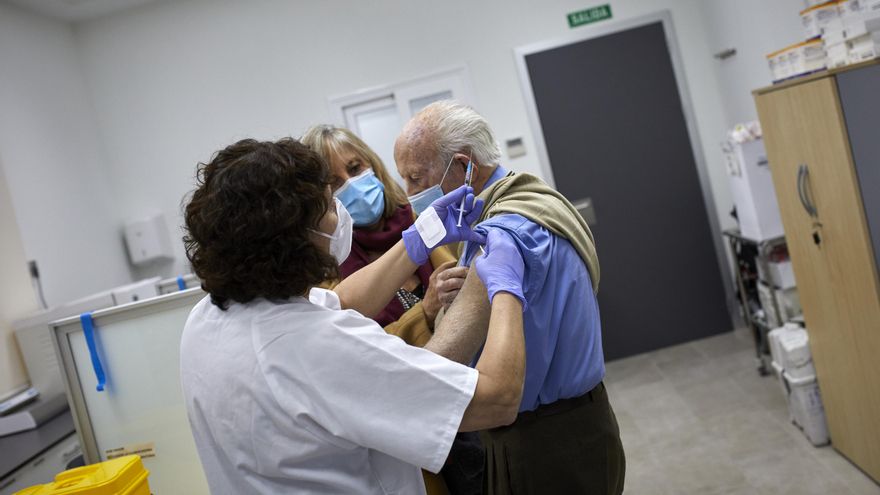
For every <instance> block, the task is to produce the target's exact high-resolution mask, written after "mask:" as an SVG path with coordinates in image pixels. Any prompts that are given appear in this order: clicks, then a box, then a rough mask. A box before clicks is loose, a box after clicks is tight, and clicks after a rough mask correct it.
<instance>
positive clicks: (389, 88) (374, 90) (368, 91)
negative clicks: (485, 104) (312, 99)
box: [327, 64, 476, 127]
mask: <svg viewBox="0 0 880 495" xmlns="http://www.w3.org/2000/svg"><path fill="white" fill-rule="evenodd" d="M449 77H459V78H460V80H461V81H460V82H461V90H462V94H461V96H460V97H456V98H455V99H456V100H458V101H460V102H462V103H464V104H467V105H470V106H475V104H476V101H475V98H474V88H473V84H472V83H471V75H470V70H468V67H467V65H464V64H461V65H453V66H449V67H444V68H441V69H439V70H435V71H432V72H429V73H427V74H423V75H421V76H417V77H413V78H410V79H406V80H402V81H397V82H392V83H386V84H380V85H378V86H371V87H367V88H362V89H358V90H355V91H352V92H351V93H346V94H342V95H335V96H330V97H328V98H327V105H328V107H329V109H330V118H331V121H332V122H333V123H334V124H336V125H339V126H343V127H344V126H345V125H346V122H345V108H346V107H350V106H353V105H359V104H362V103H367V102H370V101H375V100H380V99H383V98H387V97H389V96H391V97H394V96H395V94H396V93H397V92H399V91H401V90H404V91H405V90H406V89H408V88H410V87H413V86H415V85H419V84H430V83H432V82H434V81H437V80H440V79H444V78H449ZM450 89H454V88H450ZM395 102H396V103H398V102H397V101H396V99H395ZM405 123H406V122H404V124H405Z"/></svg>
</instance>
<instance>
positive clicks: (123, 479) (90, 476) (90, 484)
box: [15, 455, 150, 495]
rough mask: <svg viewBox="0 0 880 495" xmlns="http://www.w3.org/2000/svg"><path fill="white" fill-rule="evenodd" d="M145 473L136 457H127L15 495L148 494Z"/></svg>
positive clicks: (66, 473) (73, 471) (78, 470)
mask: <svg viewBox="0 0 880 495" xmlns="http://www.w3.org/2000/svg"><path fill="white" fill-rule="evenodd" d="M148 474H150V472H149V471H147V470H146V469H145V468H144V464H143V463H142V462H141V458H140V457H139V456H136V455H127V456H125V457H118V458H116V459H111V460H109V461H104V462H99V463H97V464H91V465H88V466H83V467H78V468H76V469H71V470H69V471H64V472H63V473H60V474H58V475H57V476H55V481H53V482H52V483H48V484H45V485H38V486H32V487H30V488H25V489H24V490H21V491H19V492H17V493H16V494H15V495H150V485H149V484H147V475H148Z"/></svg>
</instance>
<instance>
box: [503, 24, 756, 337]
mask: <svg viewBox="0 0 880 495" xmlns="http://www.w3.org/2000/svg"><path fill="white" fill-rule="evenodd" d="M657 22H660V23H661V24H662V25H663V33H664V35H665V36H666V46H667V48H668V50H669V57H670V59H671V60H672V70H673V74H674V75H675V83H676V86H677V87H678V93H679V97H680V98H679V99H680V100H681V107H682V113H683V115H684V121H685V125H686V127H687V132H688V137H689V138H690V142H691V150H692V153H693V155H694V163H695V164H696V167H697V176H698V177H699V181H700V189H701V191H702V193H703V202H704V203H705V205H706V213H707V216H708V217H709V231H710V232H711V234H712V245H713V246H714V247H715V257H716V259H717V262H718V268H719V270H720V271H721V280H722V282H723V283H724V296H725V299H726V301H727V312H728V315H729V316H730V320H731V324H732V325H733V326H732V328H736V327H737V325H738V322H739V318H738V317H737V315H738V314H739V313H738V310H737V308H736V304H737V302H736V298H735V294H734V292H733V278H732V276H731V275H732V274H731V268H730V266H729V261H728V259H727V251H726V250H725V247H724V240H723V238H722V235H721V225H720V221H719V220H718V213H717V209H716V207H715V197H714V195H713V194H712V187H711V185H710V182H709V173H708V170H707V168H706V157H705V154H704V153H703V147H702V144H701V142H700V135H699V132H698V131H697V126H696V118H695V117H694V108H693V103H692V102H691V97H690V92H689V91H688V86H687V80H686V78H685V72H684V66H683V64H682V61H681V52H680V51H679V48H678V41H677V37H676V34H675V28H674V26H673V23H672V14H671V13H670V11H669V10H661V11H658V12H655V13H653V14H646V15H642V16H637V17H633V18H631V19H623V20H619V21H614V22H610V23H608V24H600V25H596V26H588V27H585V28H579V31H578V32H576V33H571V34H568V35H565V36H562V37H559V38H554V39H551V40H546V41H539V42H536V43H531V44H528V45H524V46H520V47H517V48H514V50H513V53H514V58H515V60H516V68H517V73H518V75H519V81H520V89H521V90H522V95H523V99H524V101H525V103H526V113H527V114H528V122H529V126H530V127H531V129H532V137H533V138H534V140H535V148H536V150H537V155H538V162H539V164H540V167H541V172H542V173H543V174H544V177H545V178H546V179H547V182H549V183H550V185H551V186H552V187H553V188H555V187H556V180H555V178H554V176H553V168H552V167H551V166H550V155H549V154H548V152H547V143H546V141H545V139H544V131H543V129H542V127H541V119H540V117H539V115H538V105H537V102H536V101H535V94H534V90H533V88H532V81H531V79H530V78H529V71H528V66H527V65H526V57H527V56H528V55H532V54H534V53H538V52H543V51H546V50H552V49H554V48H559V47H563V46H566V45H571V44H574V43H579V42H581V41H587V40H591V39H594V38H599V37H601V36H606V35H609V34H614V33H617V32H621V31H626V30H629V29H634V28H638V27H642V26H646V25H649V24H654V23H657Z"/></svg>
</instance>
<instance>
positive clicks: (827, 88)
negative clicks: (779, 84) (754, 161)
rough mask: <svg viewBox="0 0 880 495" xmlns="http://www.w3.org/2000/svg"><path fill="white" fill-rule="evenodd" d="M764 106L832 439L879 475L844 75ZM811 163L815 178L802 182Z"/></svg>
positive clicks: (873, 343)
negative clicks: (841, 96)
mask: <svg viewBox="0 0 880 495" xmlns="http://www.w3.org/2000/svg"><path fill="white" fill-rule="evenodd" d="M756 103H757V107H758V113H759V115H760V119H761V124H762V126H763V129H764V137H765V145H766V148H767V155H768V158H769V161H770V168H771V171H772V173H773V182H774V185H775V187H776V194H777V199H778V200H779V208H780V211H781V213H782V220H783V225H784V227H785V235H786V239H787V241H788V246H789V251H790V254H791V258H792V264H793V267H794V270H795V276H796V278H797V281H798V292H799V294H800V298H801V303H802V306H803V308H804V318H805V320H806V322H807V328H808V330H809V332H810V343H811V345H810V347H811V349H812V352H813V360H814V361H815V364H816V369H817V373H818V377H819V386H820V388H821V391H822V397H823V402H824V404H825V411H826V413H827V416H828V425H829V428H830V431H831V437H832V442H833V444H834V446H835V447H836V448H837V449H838V450H840V451H841V452H842V453H844V454H845V455H846V456H847V457H849V458H850V459H851V460H853V461H854V462H855V463H856V464H858V465H859V466H861V467H862V468H863V469H864V470H865V471H867V472H869V473H870V474H871V475H872V476H873V477H874V478H875V479H878V478H880V421H878V418H880V408H878V397H880V394H877V393H876V391H877V386H878V385H877V381H878V377H877V376H876V374H874V373H873V372H872V370H875V369H876V364H875V362H876V358H875V359H874V360H872V361H871V362H868V361H866V359H868V354H869V353H873V356H877V354H876V353H877V352H880V345H878V344H880V342H878V340H877V339H878V332H877V331H876V326H877V322H878V321H880V314H878V313H877V312H878V300H877V287H876V280H875V276H874V274H873V273H870V270H868V269H866V268H867V267H869V266H873V264H872V262H873V260H871V259H870V243H869V242H868V241H867V237H866V231H865V222H864V215H863V211H862V209H861V206H860V198H859V191H858V189H857V186H856V181H855V176H854V172H853V165H852V159H851V156H850V149H849V141H848V138H847V135H846V130H845V126H844V125H843V122H842V114H841V111H840V105H839V102H838V98H837V90H836V87H835V82H834V80H833V79H832V78H824V79H819V80H816V81H812V82H809V83H804V84H800V85H796V86H791V87H789V88H786V89H782V90H778V91H772V92H769V93H765V94H762V95H758V96H757V97H756ZM802 169H805V170H807V171H808V175H807V177H806V178H801V179H799V176H801V175H803V172H801V170H802ZM805 203H807V204H805ZM810 204H812V205H814V206H815V209H816V210H815V212H814V214H813V215H811V214H810V213H809V211H808V207H807V206H808V205H810ZM866 263H868V264H866ZM872 298H873V300H872ZM870 318H874V320H873V322H871V321H869V319H870ZM872 327H873V328H872ZM871 332H873V335H871ZM866 334H867V335H868V337H867V338H865V335H866Z"/></svg>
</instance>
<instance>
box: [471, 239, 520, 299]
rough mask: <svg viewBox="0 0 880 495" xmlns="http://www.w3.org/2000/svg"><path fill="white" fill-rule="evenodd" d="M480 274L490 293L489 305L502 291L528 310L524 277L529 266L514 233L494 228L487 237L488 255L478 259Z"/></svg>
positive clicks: (478, 271) (486, 249)
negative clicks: (514, 239) (513, 297)
mask: <svg viewBox="0 0 880 495" xmlns="http://www.w3.org/2000/svg"><path fill="white" fill-rule="evenodd" d="M476 265H477V275H479V276H480V280H482V281H483V285H485V286H486V290H487V291H488V292H489V302H490V303H491V302H492V298H494V297H495V294H497V293H498V292H508V293H510V294H512V295H514V296H516V298H517V299H519V302H521V303H522V305H523V311H525V310H526V297H525V295H523V276H524V274H525V270H526V266H525V263H524V262H523V258H522V253H520V251H519V247H518V246H517V245H516V243H515V242H514V241H513V238H511V237H510V234H508V233H507V232H504V231H503V230H500V229H496V228H493V229H490V230H489V233H488V235H487V236H486V248H485V254H483V256H480V257H478V258H477V259H476Z"/></svg>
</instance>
